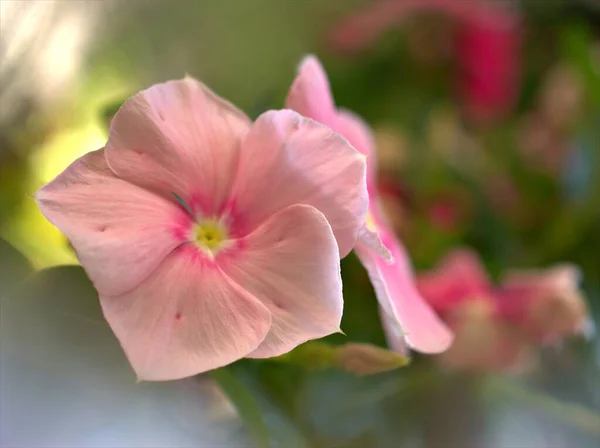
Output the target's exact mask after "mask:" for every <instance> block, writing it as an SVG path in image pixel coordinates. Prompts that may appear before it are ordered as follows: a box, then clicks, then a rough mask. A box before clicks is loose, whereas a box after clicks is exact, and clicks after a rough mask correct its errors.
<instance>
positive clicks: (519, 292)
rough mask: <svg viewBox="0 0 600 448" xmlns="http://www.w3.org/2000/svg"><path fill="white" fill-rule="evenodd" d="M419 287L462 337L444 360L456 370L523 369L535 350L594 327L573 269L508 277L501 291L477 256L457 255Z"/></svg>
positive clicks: (464, 252)
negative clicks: (588, 316) (544, 344)
mask: <svg viewBox="0 0 600 448" xmlns="http://www.w3.org/2000/svg"><path fill="white" fill-rule="evenodd" d="M417 286H418V289H419V291H420V293H421V294H422V295H423V297H425V298H426V299H427V300H428V301H429V303H430V304H431V305H432V306H433V308H434V309H435V310H436V311H438V312H439V313H440V314H441V315H442V316H443V318H444V319H445V320H446V322H448V324H449V325H450V327H451V328H452V330H453V331H454V332H455V334H456V340H455V343H454V344H453V345H452V347H451V348H450V350H448V351H447V352H446V353H444V355H443V356H442V357H441V358H440V359H441V360H442V362H443V364H444V365H446V366H448V367H450V368H454V369H467V370H474V371H494V370H518V369H521V368H523V367H524V366H525V365H526V364H527V361H529V360H531V358H532V357H533V348H534V347H535V346H539V345H540V344H543V343H547V342H558V341H560V340H562V339H564V338H565V337H567V336H570V335H573V334H576V333H578V332H581V331H582V330H584V329H585V327H586V325H587V323H588V319H587V310H586V307H585V302H584V300H583V297H582V296H581V294H580V293H579V291H578V290H577V270H576V269H575V268H574V267H573V266H567V265H564V266H557V267H554V268H550V269H546V270H540V271H535V270H530V271H515V272H508V273H507V274H506V275H505V277H504V280H503V281H502V284H501V285H500V286H498V287H497V286H495V285H493V284H492V282H491V281H490V279H489V277H488V276H487V274H486V272H485V270H484V267H483V265H482V264H481V261H480V260H479V258H478V257H477V255H476V254H475V253H474V252H472V251H470V250H468V249H455V250H454V251H452V252H450V253H449V254H448V255H446V256H445V257H444V258H443V259H442V261H441V262H440V263H439V265H438V267H437V268H436V269H433V270H432V271H430V272H427V273H424V274H421V275H419V276H418V279H417Z"/></svg>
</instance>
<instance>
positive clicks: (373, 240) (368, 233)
mask: <svg viewBox="0 0 600 448" xmlns="http://www.w3.org/2000/svg"><path fill="white" fill-rule="evenodd" d="M358 242H359V243H360V244H361V245H362V246H363V247H365V248H368V249H370V250H371V251H373V252H374V253H375V254H377V255H379V256H380V257H381V258H382V259H384V260H385V261H386V262H387V263H393V262H394V257H392V253H391V252H390V250H389V249H388V248H387V247H385V245H384V244H383V241H381V238H379V234H378V233H377V232H376V231H374V230H372V229H369V227H368V226H367V225H364V226H362V227H361V228H360V229H359V230H358Z"/></svg>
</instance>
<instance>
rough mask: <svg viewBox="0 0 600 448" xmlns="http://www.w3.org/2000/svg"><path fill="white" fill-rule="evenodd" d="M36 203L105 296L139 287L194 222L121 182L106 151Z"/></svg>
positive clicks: (87, 159) (75, 166) (88, 158)
mask: <svg viewBox="0 0 600 448" xmlns="http://www.w3.org/2000/svg"><path fill="white" fill-rule="evenodd" d="M35 199H36V201H37V203H38V206H39V207H40V210H41V211H42V213H43V214H44V215H45V216H46V218H48V220H49V221H50V222H52V223H53V224H54V225H55V226H56V227H58V228H59V229H60V230H61V231H62V232H63V233H64V234H65V235H66V236H67V238H68V239H69V240H70V241H71V244H72V245H73V247H74V248H75V250H76V251H77V255H78V257H79V260H80V262H81V264H82V265H83V267H84V268H85V270H86V272H87V274H88V275H89V276H90V278H91V280H92V281H93V282H94V285H95V286H96V289H97V290H98V291H99V292H100V293H101V294H104V295H115V294H122V293H124V292H125V291H127V290H129V289H131V288H134V287H136V286H137V285H138V284H139V283H140V282H141V281H142V280H144V278H146V276H148V274H150V273H151V272H152V271H153V270H154V269H155V268H156V267H157V266H158V265H159V264H160V262H161V261H162V260H163V259H164V258H165V257H166V255H167V254H168V253H169V252H171V251H172V250H173V249H174V248H175V247H177V246H178V245H179V244H181V234H182V228H185V226H186V225H188V224H189V223H190V222H191V218H190V217H189V216H188V215H187V214H186V213H185V212H183V211H182V210H181V209H180V208H178V207H177V205H175V204H174V203H171V202H169V201H167V200H165V199H163V198H162V197H160V196H157V195H155V194H153V193H150V192H149V191H146V190H143V189H141V188H139V187H137V186H135V185H132V184H130V183H128V182H125V181H124V180H122V179H119V178H118V177H116V176H115V175H114V173H113V172H112V171H110V169H109V168H108V165H107V164H106V160H105V158H104V150H98V151H94V152H91V153H88V154H86V155H84V156H83V157H81V158H80V159H78V160H76V161H75V162H73V163H72V164H71V165H70V166H69V167H68V168H67V169H66V170H65V171H64V172H63V173H62V174H61V175H59V176H58V177H57V178H56V179H55V180H53V181H52V182H50V183H49V184H48V185H46V186H45V187H43V188H42V189H40V190H39V191H38V192H37V193H36V195H35Z"/></svg>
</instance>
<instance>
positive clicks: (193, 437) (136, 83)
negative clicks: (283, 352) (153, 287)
mask: <svg viewBox="0 0 600 448" xmlns="http://www.w3.org/2000/svg"><path fill="white" fill-rule="evenodd" d="M482 8H483V9H482ZM0 33H1V41H0V76H1V79H0V298H1V299H2V321H1V330H2V335H1V338H0V340H1V343H2V345H1V352H0V353H1V363H0V380H1V391H0V392H1V396H0V397H1V401H0V405H1V408H0V423H1V428H0V436H1V439H0V440H1V444H2V446H6V447H12V446H36V447H37V446H57V447H58V446H60V447H66V446H84V447H109V446H110V447H138V446H140V447H141V446H144V447H146V446H156V447H165V446H173V447H180V446H190V447H198V446H207V447H210V446H227V447H229V446H254V445H256V444H258V443H263V442H264V440H265V439H268V444H270V446H279V447H282V448H288V447H323V448H330V447H357V448H358V447H360V448H362V447H382V448H387V447H389V448H396V447H399V446H402V447H403V448H410V447H429V448H447V447H457V448H458V447H461V448H462V447H473V448H480V447H481V448H484V447H485V448H497V447H498V448H499V447H507V448H508V447H531V448H533V447H535V448H542V447H552V448H558V447H565V448H566V447H569V448H579V447H582V448H587V447H590V448H593V447H597V446H599V444H600V386H599V384H600V377H599V375H600V342H599V341H600V339H599V338H598V336H597V334H595V333H594V331H593V327H594V325H592V323H591V321H593V320H595V321H596V326H597V325H598V316H599V314H600V258H599V254H600V3H599V2H598V1H597V0H521V1H517V0H515V1H510V0H506V1H503V0H498V1H491V0H490V1H485V0H481V1H478V0H446V1H443V0H431V1H430V0H422V2H421V4H419V5H418V6H415V3H414V2H405V1H399V0H364V1H350V0H348V1H346V0H329V1H328V0H305V1H292V0H281V1H277V0H248V1H246V0H229V1H220V0H215V1H209V0H200V1H191V0H189V1H184V0H180V1H167V0H163V1H154V0H147V1H136V0H124V1H116V0H105V1H101V0H95V1H91V0H90V1H77V0H62V1H51V0H44V1H33V0H32V1H7V0H0ZM307 53H313V54H316V55H317V56H318V57H319V58H320V59H321V60H322V62H323V64H324V66H325V68H326V69H327V71H328V73H329V76H330V81H331V85H332V90H333V93H334V95H335V97H336V101H337V103H338V104H339V105H341V106H344V107H346V108H349V109H351V110H353V111H355V112H356V113H358V114H360V115H361V116H363V117H364V118H365V119H366V120H367V121H368V122H369V123H370V124H371V125H372V127H373V129H374V133H375V138H376V142H377V145H378V163H379V171H380V173H379V175H380V187H381V190H382V192H383V195H384V203H385V207H386V210H387V212H388V214H389V217H390V220H391V221H392V223H393V225H394V227H395V230H396V231H397V233H398V235H399V236H400V237H401V238H402V239H403V241H404V242H405V244H406V245H407V247H408V249H409V251H410V253H411V256H412V258H413V262H414V266H415V270H416V271H417V273H422V272H425V271H428V270H430V269H432V268H434V267H435V266H436V265H438V263H439V262H440V260H441V259H443V257H444V256H445V255H446V254H448V253H449V252H451V251H452V250H454V249H456V248H462V247H470V248H471V249H472V250H474V251H476V252H477V253H478V254H479V257H480V258H481V260H482V264H483V269H485V270H486V271H487V272H488V273H489V275H490V277H491V278H492V279H495V280H498V279H499V278H501V277H502V274H503V273H504V272H506V271H509V270H512V269H546V268H549V267H550V266H552V265H554V264H556V263H559V262H570V263H573V264H575V265H578V266H579V267H580V268H581V274H582V282H581V296H582V297H584V298H585V301H586V303H587V307H588V312H589V315H590V316H591V321H589V320H587V319H584V320H585V328H581V330H582V331H580V332H578V334H574V335H569V337H565V338H561V339H560V340H555V341H553V342H552V343H551V344H548V343H542V342H540V343H538V344H532V343H527V344H526V345H527V347H526V348H527V350H525V353H526V355H524V357H525V359H520V360H519V362H518V363H516V362H515V363H510V364H511V365H506V364H504V363H501V362H500V363H499V362H494V361H496V360H497V357H500V352H499V349H498V347H497V340H498V338H500V340H501V342H502V343H504V342H506V341H514V340H515V338H516V337H517V336H515V334H513V333H511V332H512V330H511V329H508V330H506V329H504V330H503V331H502V332H500V333H499V334H500V336H498V335H497V334H494V336H493V338H492V337H491V336H490V334H489V332H486V330H489V328H491V327H492V326H494V325H496V324H497V322H495V321H494V319H493V318H492V319H491V320H489V319H488V320H486V319H481V316H480V315H477V316H475V317H472V316H471V315H469V316H471V317H466V318H464V321H465V325H468V326H469V327H468V328H469V330H468V332H467V331H465V332H463V331H462V327H460V328H459V330H461V331H460V332H458V333H457V340H458V338H459V337H460V338H461V339H460V340H461V342H462V341H463V340H465V341H466V344H467V345H466V347H467V348H466V349H464V350H466V353H467V355H468V356H470V357H475V358H477V356H479V355H480V354H482V353H484V354H485V355H487V357H488V361H489V358H491V360H492V361H490V362H487V361H486V362H483V364H481V363H480V364H473V363H470V364H469V363H467V364H465V365H462V364H461V363H458V364H459V367H458V368H456V364H457V362H453V360H450V361H448V358H447V357H446V358H444V357H425V356H419V355H415V356H414V357H413V359H412V363H411V365H409V366H408V367H404V368H402V369H400V370H395V371H393V372H388V373H383V374H378V375H371V376H357V375H354V374H352V373H348V372H343V371H341V370H337V369H320V370H319V369H315V368H314V367H315V366H314V365H312V363H311V359H310V357H308V359H304V360H302V361H301V362H295V363H286V362H269V361H264V362H257V361H254V362H251V361H242V362H239V363H236V365H234V366H232V368H230V369H228V370H227V371H223V372H222V373H220V374H219V375H218V376H217V377H208V376H207V377H201V378H191V379H188V380H184V381H177V382H172V383H165V384H152V383H141V384H136V383H135V378H134V375H133V373H132V372H131V371H130V369H129V367H128V365H127V363H126V361H125V359H124V356H123V354H122V353H121V351H120V348H119V346H118V344H117V343H116V341H115V340H114V337H113V336H112V333H111V332H110V330H109V329H108V327H107V326H106V324H105V323H104V322H103V321H102V318H101V313H100V311H99V306H98V304H97V303H96V297H95V293H94V291H93V288H92V287H91V286H90V284H89V282H88V281H87V279H86V277H85V275H84V274H83V273H82V270H81V269H80V268H78V267H74V266H69V265H75V264H76V259H75V257H74V254H73V252H72V250H71V248H70V247H69V244H68V242H67V241H66V239H64V237H62V236H61V235H60V234H59V233H58V231H57V230H56V229H54V228H53V227H52V226H51V225H50V224H49V223H47V222H46V221H45V220H44V218H43V217H42V215H41V214H40V213H39V212H38V211H37V207H36V206H35V203H34V202H33V200H32V199H31V197H30V195H31V194H32V193H33V192H34V191H35V190H36V189H37V188H38V187H39V186H40V185H42V184H43V183H45V182H48V181H49V180H51V179H52V178H53V177H54V176H56V175H57V174H58V173H59V172H60V171H61V170H63V169H64V168H65V167H66V166H67V165H68V164H69V163H71V162H72V161H73V160H74V159H75V158H77V157H79V156H80V155H82V154H84V153H86V152H87V151H90V150H93V149H97V148H99V147H101V146H102V145H103V142H104V141H105V138H106V135H107V128H108V123H109V121H110V117H111V115H112V114H113V113H114V111H115V110H116V108H118V106H119V105H120V104H121V102H122V101H123V100H124V99H125V98H126V97H127V96H128V95H130V94H132V93H133V92H135V91H137V90H140V89H142V88H145V87H147V86H149V85H150V84H152V83H155V82H159V81H163V80H167V79H171V78H179V77H182V76H183V75H184V74H186V73H187V74H190V75H192V76H194V77H197V78H199V79H201V80H202V81H204V82H205V83H206V84H208V85H209V86H211V88H213V89H214V90H215V91H216V92H218V93H219V94H220V95H222V96H224V97H226V98H228V99H229V100H231V101H232V102H233V103H235V104H237V105H238V106H240V107H241V108H242V109H244V110H245V111H246V112H247V113H248V114H249V115H250V116H251V117H255V116H257V115H258V114H260V113H261V112H263V111H264V110H266V109H271V108H282V107H283V104H284V100H285V95H286V92H287V89H288V88H289V86H290V84H291V82H292V80H293V78H294V76H295V70H296V66H297V64H298V63H299V61H300V60H301V58H302V57H303V56H304V55H305V54H307ZM55 266H62V267H60V268H52V267H55ZM47 268H52V269H47ZM40 269H46V270H44V271H42V272H40V273H37V274H34V271H35V270H40ZM342 270H343V276H344V280H345V299H346V307H345V314H344V321H343V323H342V329H343V330H344V332H345V333H346V335H347V336H346V337H345V338H344V337H342V336H339V335H338V336H336V337H333V338H331V340H330V341H329V342H330V343H332V344H338V343H343V342H348V341H352V342H369V343H372V344H376V345H379V346H385V339H384V336H383V332H382V330H381V326H380V322H379V317H378V312H377V305H376V301H375V299H374V295H373V292H372V289H371V286H370V283H369V281H368V279H367V277H366V274H365V273H364V271H363V270H362V267H361V266H360V265H359V263H358V262H357V261H356V259H355V258H354V256H353V255H351V256H349V257H348V258H347V259H345V260H344V261H343V266H342ZM567 311H569V310H567ZM567 311H562V310H560V309H559V311H556V313H555V314H553V315H552V316H545V317H544V318H545V319H546V321H549V320H551V319H555V320H558V321H559V322H560V321H561V320H562V319H564V316H565V315H566V314H565V313H566V312H567ZM478 319H479V320H478ZM546 321H545V322H546ZM461 322H463V321H461ZM494 328H495V327H494ZM463 333H465V334H466V336H465V335H464V334H463ZM467 333H468V334H467ZM571 336H572V337H571ZM488 338H489V339H488ZM492 339H493V340H492ZM506 343H509V342H506ZM469 350H470V351H469ZM464 353H465V352H463V354H464ZM469 359H471V358H469ZM477 359H478V358H477ZM454 361H456V360H454ZM449 365H454V368H453V369H450V368H449ZM213 378H216V379H217V380H218V384H220V388H218V387H217V386H216V385H215V384H216V383H215V382H213ZM223 391H225V392H226V393H227V394H228V395H229V396H233V397H235V400H234V402H235V403H236V406H237V409H238V410H237V411H236V410H235V409H234V407H232V406H231V404H229V403H228V402H227V400H226V399H225V398H224V397H225V396H224V394H223ZM259 410H260V412H258V411H259ZM239 415H241V416H242V417H243V418H240V417H239ZM244 421H245V424H244V423H243V422H244ZM257 440H258V441H260V440H263V442H257ZM263 444H264V443H263ZM265 446H267V445H265Z"/></svg>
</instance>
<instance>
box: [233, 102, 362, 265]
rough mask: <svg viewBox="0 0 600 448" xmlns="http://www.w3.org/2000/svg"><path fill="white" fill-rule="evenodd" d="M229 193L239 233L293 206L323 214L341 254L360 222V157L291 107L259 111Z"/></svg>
mask: <svg viewBox="0 0 600 448" xmlns="http://www.w3.org/2000/svg"><path fill="white" fill-rule="evenodd" d="M242 145H243V146H242V152H241V157H240V165H239V170H238V175H237V179H236V184H235V188H234V192H233V195H232V198H233V203H234V204H235V209H236V213H237V215H239V216H243V218H244V220H245V221H244V222H243V224H242V227H243V230H242V231H241V234H242V235H243V234H248V233H250V232H251V231H252V230H254V229H255V228H256V227H257V226H258V225H260V224H262V223H263V222H264V221H265V220H266V219H268V218H269V217H271V216H272V215H274V214H275V213H277V212H278V211H280V210H283V209H284V208H286V207H288V206H290V205H294V204H307V205H312V206H313V207H315V208H316V209H317V210H319V211H320V212H321V213H323V214H324V215H325V217H326V218H327V220H328V221H329V224H330V225H331V228H332V229H333V233H334V235H335V237H336V240H337V243H338V246H339V249H340V255H341V256H342V257H343V256H345V255H347V254H348V252H350V250H351V249H352V247H353V246H354V244H355V242H356V238H357V233H358V229H359V228H360V227H361V226H362V224H363V223H364V222H365V218H366V214H367V207H368V195H367V189H366V179H365V170H366V167H365V158H364V156H362V155H361V154H360V153H359V152H358V151H356V150H355V149H353V148H352V147H351V146H350V145H348V143H347V142H346V141H345V140H344V139H343V138H342V137H340V136H339V135H338V134H336V133H334V132H332V131H331V130H330V129H329V128H326V127H324V126H322V125H320V124H318V123H316V122H314V121H312V120H310V119H307V118H304V117H302V116H300V115H298V114H297V113H295V112H293V111H290V110H283V111H278V112H276V111H269V112H266V113H264V114H263V115H261V116H260V117H259V118H258V120H257V121H256V123H255V124H254V126H253V127H252V129H251V130H250V132H249V133H248V135H247V136H246V139H245V140H244V142H243V144H242Z"/></svg>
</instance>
